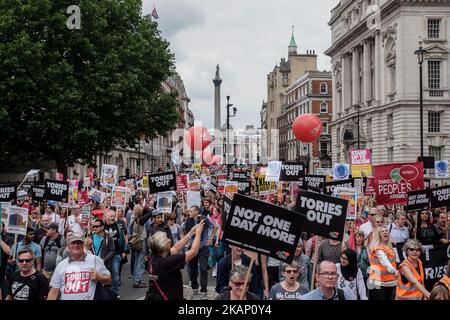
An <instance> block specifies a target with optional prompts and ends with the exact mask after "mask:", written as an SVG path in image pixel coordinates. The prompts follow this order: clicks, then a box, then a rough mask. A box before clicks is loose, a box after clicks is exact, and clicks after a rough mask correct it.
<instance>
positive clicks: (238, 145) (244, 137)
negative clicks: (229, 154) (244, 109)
mask: <svg viewBox="0 0 450 320" xmlns="http://www.w3.org/2000/svg"><path fill="white" fill-rule="evenodd" d="M234 141H235V143H234V146H235V147H234V156H235V162H236V164H247V165H256V164H258V163H259V162H260V161H261V159H260V155H261V130H260V129H256V128H255V126H254V125H246V126H245V129H244V130H236V132H235V134H234Z"/></svg>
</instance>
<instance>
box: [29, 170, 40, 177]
mask: <svg viewBox="0 0 450 320" xmlns="http://www.w3.org/2000/svg"><path fill="white" fill-rule="evenodd" d="M39 171H40V170H39V169H31V170H30V171H28V172H27V176H28V177H32V176H35V175H37V174H38V173H39Z"/></svg>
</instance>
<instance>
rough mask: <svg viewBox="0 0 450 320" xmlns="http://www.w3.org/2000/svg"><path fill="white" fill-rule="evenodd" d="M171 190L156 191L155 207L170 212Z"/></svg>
mask: <svg viewBox="0 0 450 320" xmlns="http://www.w3.org/2000/svg"><path fill="white" fill-rule="evenodd" d="M173 192H174V191H166V192H158V196H157V202H156V208H157V209H159V210H161V212H164V213H171V212H172V200H173ZM189 208H190V207H189Z"/></svg>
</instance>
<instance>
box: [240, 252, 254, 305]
mask: <svg viewBox="0 0 450 320" xmlns="http://www.w3.org/2000/svg"><path fill="white" fill-rule="evenodd" d="M254 263H255V257H253V256H252V257H251V260H250V265H249V266H248V270H247V274H246V275H245V281H244V288H243V289H242V293H241V296H240V297H239V300H244V294H245V292H246V290H245V288H247V283H248V281H249V280H250V274H251V273H252V268H253V264H254Z"/></svg>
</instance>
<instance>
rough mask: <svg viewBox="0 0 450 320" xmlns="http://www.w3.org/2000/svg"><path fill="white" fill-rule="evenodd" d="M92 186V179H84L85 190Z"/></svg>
mask: <svg viewBox="0 0 450 320" xmlns="http://www.w3.org/2000/svg"><path fill="white" fill-rule="evenodd" d="M90 186H91V179H90V178H89V177H84V178H83V188H85V189H86V188H88V187H90Z"/></svg>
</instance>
